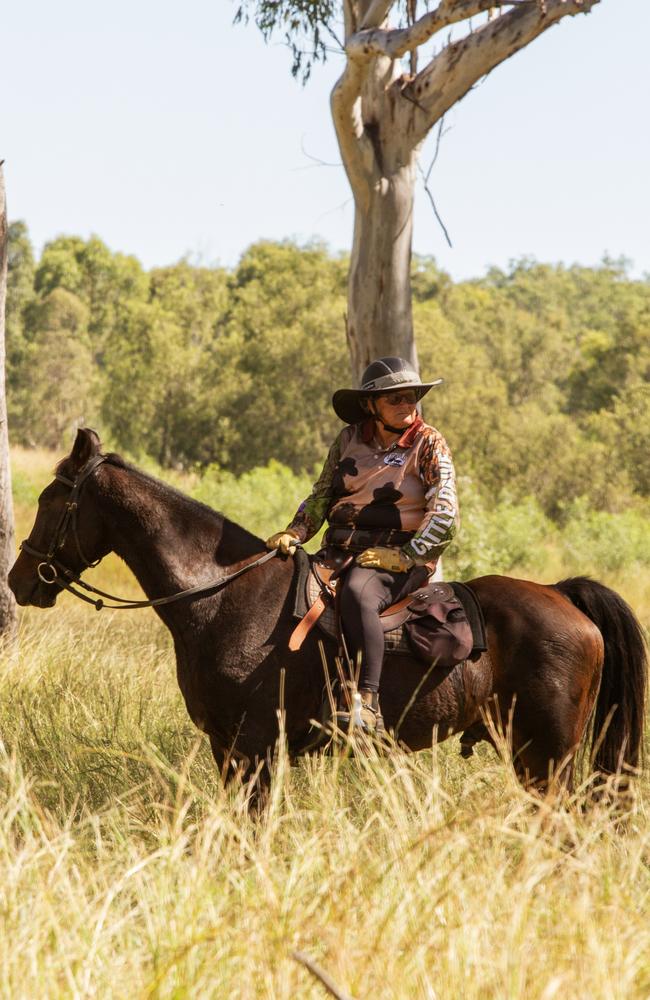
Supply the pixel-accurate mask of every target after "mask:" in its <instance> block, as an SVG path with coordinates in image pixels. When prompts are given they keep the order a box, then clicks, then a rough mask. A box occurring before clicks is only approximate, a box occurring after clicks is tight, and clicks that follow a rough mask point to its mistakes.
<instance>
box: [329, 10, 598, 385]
mask: <svg viewBox="0 0 650 1000" xmlns="http://www.w3.org/2000/svg"><path fill="white" fill-rule="evenodd" d="M598 2H599V0H510V2H508V0H503V2H502V3H498V2H496V0H440V2H439V3H438V5H437V6H436V7H435V8H433V9H431V10H428V11H427V12H426V13H425V14H423V15H422V16H421V17H419V18H418V17H417V8H418V0H407V2H406V10H407V12H408V22H407V23H406V25H404V26H402V27H399V28H394V29H391V28H390V27H388V25H387V19H388V17H389V15H390V13H391V10H393V9H397V10H398V11H399V10H400V9H401V5H398V4H397V3H396V0H344V17H345V52H346V66H345V70H344V72H343V74H342V76H341V78H340V79H339V80H338V82H337V84H336V86H335V87H334V90H333V91H332V116H333V120H334V126H335V129H336V134H337V138H338V143H339V148H340V151H341V156H342V159H343V164H344V167H345V170H346V173H347V176H348V179H349V181H350V186H351V188H352V194H353V197H354V205H355V219H354V239H353V246H352V256H351V262H350V276H349V285H348V315H347V336H348V344H349V348H350V357H351V361H352V369H353V374H354V376H355V377H356V378H359V376H360V375H361V373H362V372H363V369H364V368H365V367H366V366H367V365H368V363H369V362H370V361H371V360H372V359H373V358H377V357H380V356H382V355H398V356H401V357H403V358H406V359H407V360H409V361H411V362H412V363H413V364H414V365H416V366H417V355H416V349H415V341H414V337H413V320H412V312H411V285H410V265H411V242H412V233H413V200H414V190H415V177H416V170H417V157H418V153H419V150H420V147H421V145H422V143H423V141H424V139H425V138H426V136H427V134H428V133H429V131H430V130H431V129H432V128H433V127H434V125H435V124H436V122H438V121H440V119H441V118H442V117H443V115H444V114H445V113H446V112H447V111H448V110H449V109H450V108H451V107H452V106H453V105H454V104H455V103H456V102H457V101H459V100H461V98H462V97H464V96H465V94H466V93H467V92H468V91H469V90H470V89H471V87H472V86H473V85H474V84H475V83H476V82H477V80H479V79H480V78H481V77H482V76H484V75H485V74H486V73H489V72H490V70H492V69H493V68H494V67H495V66H497V65H498V64H499V63H501V62H503V61H504V60H505V59H507V58H508V57H509V56H511V55H513V53H515V52H517V51H518V50H519V49H521V48H524V47H525V46H526V45H528V44H529V42H531V41H532V40H533V39H534V38H536V37H537V36H538V35H540V34H541V33H542V32H543V31H545V30H546V29H547V28H550V27H551V26H552V25H553V24H556V23H557V22H558V21H559V20H560V19H561V18H563V17H565V16H566V15H573V14H578V13H587V12H588V11H589V10H590V9H591V7H593V6H594V4H596V3H598ZM479 14H485V15H486V20H485V21H484V23H482V24H481V26H480V27H478V29H476V26H475V25H472V24H469V25H468V33H467V34H466V35H464V36H463V37H461V38H460V39H459V40H458V41H453V42H451V41H447V42H446V43H445V44H443V45H442V47H441V48H440V50H439V51H438V52H437V54H434V56H433V58H432V59H431V60H430V61H429V63H428V64H427V65H426V66H424V68H423V69H422V70H420V71H419V72H418V70H417V51H418V48H419V47H420V46H422V45H423V44H425V43H426V42H427V41H428V40H429V39H430V38H431V37H432V36H433V35H435V34H436V33H437V32H439V31H441V30H443V29H446V28H448V27H449V26H451V25H454V24H458V23H460V22H464V21H466V20H468V19H469V18H471V17H476V16H477V15H479ZM407 55H408V56H409V58H410V67H409V68H410V72H409V73H408V74H407V73H405V72H404V66H403V65H402V62H401V60H402V58H403V57H404V56H407Z"/></svg>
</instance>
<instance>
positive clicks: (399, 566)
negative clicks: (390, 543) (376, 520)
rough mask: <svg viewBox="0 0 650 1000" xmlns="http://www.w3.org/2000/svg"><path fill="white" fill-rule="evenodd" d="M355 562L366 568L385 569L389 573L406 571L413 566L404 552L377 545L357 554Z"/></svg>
mask: <svg viewBox="0 0 650 1000" xmlns="http://www.w3.org/2000/svg"><path fill="white" fill-rule="evenodd" d="M357 563H358V565H359V566H365V567H367V568H368V569H387V570H388V571H389V573H406V571H407V570H409V569H410V568H411V566H413V560H412V559H411V557H410V556H407V554H406V552H402V550H401V549H387V548H385V547H384V546H379V545H378V546H377V548H376V549H366V550H365V552H362V553H361V555H359V556H357Z"/></svg>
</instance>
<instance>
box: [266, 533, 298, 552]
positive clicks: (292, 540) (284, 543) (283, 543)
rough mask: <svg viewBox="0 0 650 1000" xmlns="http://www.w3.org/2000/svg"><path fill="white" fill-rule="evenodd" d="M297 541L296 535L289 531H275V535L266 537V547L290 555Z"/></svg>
mask: <svg viewBox="0 0 650 1000" xmlns="http://www.w3.org/2000/svg"><path fill="white" fill-rule="evenodd" d="M298 541H299V539H298V536H297V535H293V534H292V533H291V532H290V531H276V533H275V535H271V537H270V538H267V539H266V547H267V549H279V550H280V552H281V553H282V555H283V556H291V555H293V553H294V550H295V546H296V545H297V543H298Z"/></svg>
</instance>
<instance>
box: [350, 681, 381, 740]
mask: <svg viewBox="0 0 650 1000" xmlns="http://www.w3.org/2000/svg"><path fill="white" fill-rule="evenodd" d="M359 696H360V700H361V704H360V705H359V706H358V709H357V711H356V712H355V713H354V715H353V718H354V725H355V726H360V727H361V728H362V729H363V730H364V732H366V733H371V734H372V735H374V736H381V735H382V733H384V732H385V729H384V720H383V718H382V714H381V709H380V708H379V695H378V694H377V692H376V691H363V690H362V691H359Z"/></svg>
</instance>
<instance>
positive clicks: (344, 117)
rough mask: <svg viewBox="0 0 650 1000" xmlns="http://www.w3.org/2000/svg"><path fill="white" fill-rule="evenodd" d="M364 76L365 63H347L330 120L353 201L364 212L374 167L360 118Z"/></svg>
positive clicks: (336, 85)
mask: <svg viewBox="0 0 650 1000" xmlns="http://www.w3.org/2000/svg"><path fill="white" fill-rule="evenodd" d="M366 72H367V63H359V62H352V61H351V60H350V59H348V61H347V65H346V67H345V70H344V71H343V74H342V76H341V77H340V78H339V80H338V81H337V82H336V84H335V85H334V89H333V90H332V96H331V98H330V103H331V107H332V120H333V122H334V128H335V130H336V137H337V139H338V143H339V149H340V151H341V157H342V159H343V165H344V167H345V172H346V174H347V175H348V180H349V181H350V187H351V188H352V192H353V194H354V197H355V201H356V202H357V204H358V206H359V208H361V209H362V210H363V211H365V210H366V209H367V207H368V205H369V203H370V180H371V177H372V172H373V164H374V151H373V149H372V144H371V143H370V140H369V139H368V136H367V135H366V134H365V129H364V126H363V118H362V115H361V88H362V86H363V82H364V80H365V77H366Z"/></svg>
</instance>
